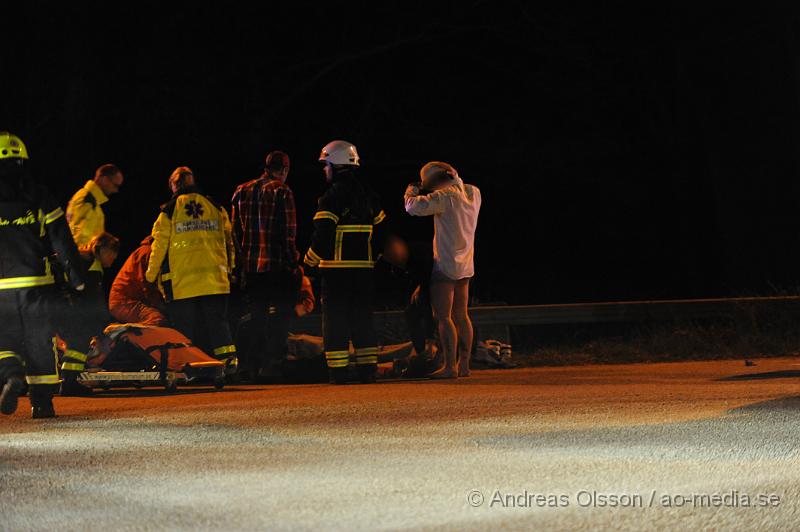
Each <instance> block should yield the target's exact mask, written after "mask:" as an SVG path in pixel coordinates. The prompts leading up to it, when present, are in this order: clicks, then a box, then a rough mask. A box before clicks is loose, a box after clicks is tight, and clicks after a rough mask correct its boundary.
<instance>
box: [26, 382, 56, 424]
mask: <svg viewBox="0 0 800 532" xmlns="http://www.w3.org/2000/svg"><path fill="white" fill-rule="evenodd" d="M30 396H31V417H32V418H33V419H45V418H51V417H56V411H55V408H53V394H52V393H51V392H50V390H41V389H40V390H37V389H35V388H34V389H31V391H30Z"/></svg>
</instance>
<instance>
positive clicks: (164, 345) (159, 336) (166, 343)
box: [78, 324, 225, 392]
mask: <svg viewBox="0 0 800 532" xmlns="http://www.w3.org/2000/svg"><path fill="white" fill-rule="evenodd" d="M104 335H105V336H104V339H103V340H104V342H102V343H105V346H104V348H103V349H101V348H100V346H99V345H98V346H97V347H96V348H95V350H94V351H93V353H92V354H90V358H89V361H88V365H87V369H86V370H85V371H83V372H81V374H80V376H79V377H78V382H79V383H81V384H82V385H84V386H87V387H90V388H100V389H103V390H108V389H110V388H127V387H136V388H142V387H147V386H160V387H163V388H164V389H165V390H166V391H167V392H174V391H175V390H177V388H178V386H179V385H185V384H189V383H203V384H210V385H213V386H214V388H216V389H222V388H223V387H224V386H225V363H224V362H223V361H220V360H216V359H214V358H212V357H210V356H208V355H207V354H206V353H204V352H203V351H202V350H201V349H199V348H198V347H195V346H194V345H192V343H191V341H190V340H189V339H188V338H186V337H185V336H183V335H182V334H181V333H179V332H178V331H176V330H174V329H169V328H166V327H149V326H144V325H139V324H114V325H109V326H108V327H107V328H106V330H105V331H104ZM100 343H101V342H98V344H100Z"/></svg>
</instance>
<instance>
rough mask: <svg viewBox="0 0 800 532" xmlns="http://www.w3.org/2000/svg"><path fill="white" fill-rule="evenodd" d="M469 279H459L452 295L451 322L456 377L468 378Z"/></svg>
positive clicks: (469, 332)
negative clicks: (454, 336)
mask: <svg viewBox="0 0 800 532" xmlns="http://www.w3.org/2000/svg"><path fill="white" fill-rule="evenodd" d="M468 305H469V279H461V280H460V281H458V282H457V283H456V285H455V292H454V294H453V321H454V322H455V326H456V331H457V334H458V361H459V362H458V376H459V377H469V359H470V357H471V356H472V320H470V319H469V311H468V310H467V308H468Z"/></svg>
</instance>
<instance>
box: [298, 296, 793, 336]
mask: <svg viewBox="0 0 800 532" xmlns="http://www.w3.org/2000/svg"><path fill="white" fill-rule="evenodd" d="M753 305H757V306H759V307H764V306H770V307H776V308H787V309H788V308H791V307H795V308H800V296H783V297H737V298H722V299H668V300H660V301H620V302H612V303H571V304H565V305H508V306H477V307H472V308H470V317H471V318H472V322H473V324H474V325H476V326H482V325H483V326H487V325H554V324H578V323H622V322H637V321H665V320H673V319H701V318H718V317H724V316H729V315H732V314H734V313H736V312H741V311H742V310H744V309H746V308H748V307H751V306H753ZM296 325H297V329H298V332H299V331H300V330H302V332H307V333H309V334H321V331H322V317H321V315H320V314H319V313H317V314H312V315H311V316H306V317H304V318H302V319H300V320H298V321H297V323H296ZM375 325H376V326H378V327H379V329H380V328H381V327H383V328H386V327H402V326H403V325H404V316H403V312H402V311H383V312H376V313H375Z"/></svg>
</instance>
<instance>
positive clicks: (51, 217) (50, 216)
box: [44, 207, 64, 224]
mask: <svg viewBox="0 0 800 532" xmlns="http://www.w3.org/2000/svg"><path fill="white" fill-rule="evenodd" d="M62 216H64V210H63V209H62V208H61V207H58V208H57V209H56V210H54V211H52V212H49V213H47V214H46V215H45V217H44V223H46V224H51V223H53V222H55V221H56V220H58V219H59V218H61V217H62Z"/></svg>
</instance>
